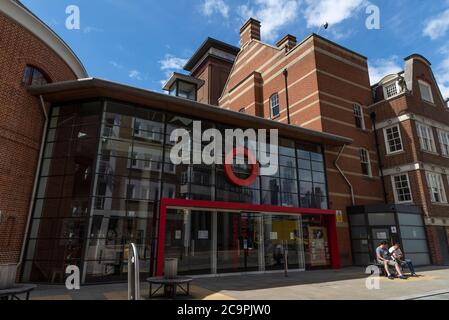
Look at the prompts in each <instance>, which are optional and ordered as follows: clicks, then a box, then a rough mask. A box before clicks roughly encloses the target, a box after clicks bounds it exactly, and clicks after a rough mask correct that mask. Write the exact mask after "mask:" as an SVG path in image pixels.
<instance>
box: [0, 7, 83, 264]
mask: <svg viewBox="0 0 449 320" xmlns="http://www.w3.org/2000/svg"><path fill="white" fill-rule="evenodd" d="M0 30H1V33H0V51H1V55H0V70H1V76H0V156H1V159H2V160H1V161H0V212H1V215H0V264H1V263H16V262H18V261H19V259H20V255H21V250H22V248H23V245H24V234H25V232H26V227H27V221H28V217H29V215H30V204H31V201H32V197H33V192H34V190H33V188H34V186H35V177H36V168H37V167H38V162H39V158H40V149H41V141H42V136H43V133H44V132H45V130H46V129H45V127H46V120H45V113H46V112H47V109H44V108H46V107H44V106H43V105H42V104H41V102H40V100H39V98H38V97H33V96H31V95H29V94H28V93H27V91H26V88H27V86H28V85H30V84H44V83H48V82H59V81H64V80H73V79H77V78H85V77H86V76H87V73H86V71H85V70H84V68H83V66H82V64H81V62H80V61H79V60H78V58H77V57H76V56H75V54H74V53H73V52H72V51H71V49H70V48H69V47H68V46H67V45H66V44H65V43H64V41H63V40H62V39H61V38H59V37H58V36H57V35H56V34H55V33H54V32H53V31H52V30H51V29H50V28H49V27H48V26H46V25H45V24H44V23H43V22H42V21H40V20H39V19H38V18H37V17H36V16H34V15H33V14H32V13H31V12H30V11H28V9H26V8H25V7H24V6H23V5H22V4H20V2H18V1H10V0H7V1H2V4H1V5H0Z"/></svg>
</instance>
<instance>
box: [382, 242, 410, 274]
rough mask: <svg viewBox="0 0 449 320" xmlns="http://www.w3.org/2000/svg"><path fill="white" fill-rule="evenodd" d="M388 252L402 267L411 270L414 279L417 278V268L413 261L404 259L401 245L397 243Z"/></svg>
mask: <svg viewBox="0 0 449 320" xmlns="http://www.w3.org/2000/svg"><path fill="white" fill-rule="evenodd" d="M388 252H390V255H391V257H392V258H393V260H395V261H396V262H397V263H399V264H400V265H401V266H407V267H408V269H409V270H410V273H411V274H412V276H413V277H416V273H415V268H414V267H413V263H412V260H410V259H404V254H403V253H402V251H401V245H400V244H399V243H395V244H394V246H392V247H391V248H390V249H389V250H388Z"/></svg>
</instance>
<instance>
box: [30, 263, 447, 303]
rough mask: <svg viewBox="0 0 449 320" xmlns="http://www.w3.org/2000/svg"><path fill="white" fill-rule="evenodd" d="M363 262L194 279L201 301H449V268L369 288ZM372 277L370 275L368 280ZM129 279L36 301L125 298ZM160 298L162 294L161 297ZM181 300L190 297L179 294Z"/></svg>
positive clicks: (43, 293) (40, 291)
mask: <svg viewBox="0 0 449 320" xmlns="http://www.w3.org/2000/svg"><path fill="white" fill-rule="evenodd" d="M364 271H365V269H364V268H360V267H349V268H343V269H340V270H317V271H306V272H291V273H289V275H288V277H285V276H284V274H283V273H267V274H256V275H239V276H222V277H215V278H211V277H205V278H195V280H194V282H193V284H192V285H191V297H189V298H188V299H196V300H412V299H416V300H449V268H447V267H446V268H444V267H426V268H418V274H419V275H420V276H419V277H416V278H415V277H409V278H408V279H407V280H400V279H394V280H389V279H387V278H385V277H378V278H377V279H376V281H377V280H378V284H379V286H378V288H377V289H372V290H370V289H368V288H367V286H366V282H367V279H368V277H369V275H367V274H365V273H364ZM372 280H373V279H371V278H370V279H368V281H369V283H371V284H372V283H373V282H372ZM127 296H128V294H127V284H126V283H120V284H100V285H89V286H82V287H81V290H75V291H68V290H67V289H66V288H65V287H64V286H48V285H40V286H38V288H37V289H36V290H35V291H34V292H33V293H32V295H31V299H33V300H126V299H127ZM141 296H142V299H148V284H147V283H142V284H141ZM156 299H163V297H161V296H159V297H156ZM179 299H186V298H185V297H181V296H180V297H179Z"/></svg>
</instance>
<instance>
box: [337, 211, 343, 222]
mask: <svg viewBox="0 0 449 320" xmlns="http://www.w3.org/2000/svg"><path fill="white" fill-rule="evenodd" d="M336 217H337V223H343V222H344V220H343V211H341V210H337V216H336Z"/></svg>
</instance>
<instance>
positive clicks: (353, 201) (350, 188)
mask: <svg viewBox="0 0 449 320" xmlns="http://www.w3.org/2000/svg"><path fill="white" fill-rule="evenodd" d="M345 147H346V145H343V147H341V149H340V151H339V152H338V156H337V159H335V161H334V166H335V168H337V170H338V172H339V173H340V175H341V176H342V177H343V179H345V181H346V183H347V185H348V186H349V190H350V192H351V203H352V206H355V196H354V187H353V186H352V184H351V182H350V181H349V180H348V178H347V177H346V175H345V174H344V173H343V171H342V170H341V168H340V166H339V165H338V160H340V157H341V155H342V154H343V151H344V150H345Z"/></svg>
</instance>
